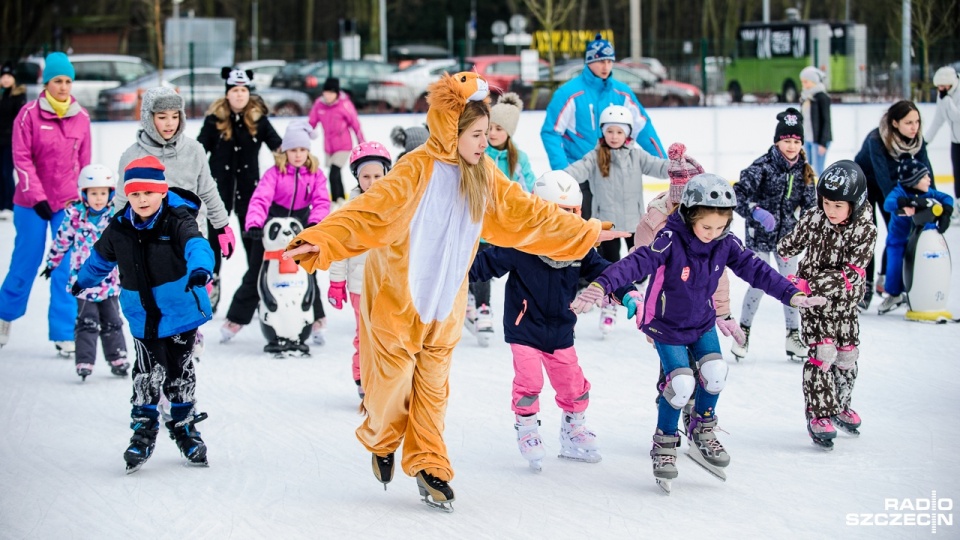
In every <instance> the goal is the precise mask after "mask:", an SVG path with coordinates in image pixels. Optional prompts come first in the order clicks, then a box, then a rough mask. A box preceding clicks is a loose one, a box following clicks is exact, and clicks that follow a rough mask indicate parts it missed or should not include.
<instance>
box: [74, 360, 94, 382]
mask: <svg viewBox="0 0 960 540" xmlns="http://www.w3.org/2000/svg"><path fill="white" fill-rule="evenodd" d="M92 373H93V364H77V375H79V376H80V380H81V381H85V380H87V377H89V376H90V375H91V374H92Z"/></svg>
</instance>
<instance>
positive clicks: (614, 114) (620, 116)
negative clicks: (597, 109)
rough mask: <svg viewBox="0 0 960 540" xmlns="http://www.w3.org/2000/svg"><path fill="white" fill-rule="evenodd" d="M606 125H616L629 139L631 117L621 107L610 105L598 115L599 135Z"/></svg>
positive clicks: (625, 109)
mask: <svg viewBox="0 0 960 540" xmlns="http://www.w3.org/2000/svg"><path fill="white" fill-rule="evenodd" d="M607 124H616V125H618V126H620V127H622V128H623V132H624V133H626V134H627V137H630V136H631V135H632V132H633V115H632V114H630V109H628V108H626V107H624V106H623V105H610V106H609V107H607V108H606V109H604V110H603V112H601V113H600V133H603V128H604V127H605V126H607Z"/></svg>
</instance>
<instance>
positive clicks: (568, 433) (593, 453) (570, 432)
mask: <svg viewBox="0 0 960 540" xmlns="http://www.w3.org/2000/svg"><path fill="white" fill-rule="evenodd" d="M586 421H587V420H586V416H585V415H584V413H582V412H578V413H574V412H567V411H564V412H563V415H562V417H561V419H560V455H558V456H557V457H560V458H563V459H571V460H573V461H583V462H585V463H600V460H601V459H602V457H601V456H600V451H599V449H598V448H597V436H596V434H594V433H593V432H592V431H590V430H589V429H587V426H586Z"/></svg>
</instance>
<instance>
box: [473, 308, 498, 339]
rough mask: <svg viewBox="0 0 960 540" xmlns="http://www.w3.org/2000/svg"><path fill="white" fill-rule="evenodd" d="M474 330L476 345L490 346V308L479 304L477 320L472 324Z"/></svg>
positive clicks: (491, 330) (491, 314)
mask: <svg viewBox="0 0 960 540" xmlns="http://www.w3.org/2000/svg"><path fill="white" fill-rule="evenodd" d="M474 326H475V328H476V336H477V343H479V344H480V346H481V347H489V346H490V338H492V337H493V313H492V312H491V311H490V306H488V305H486V304H481V305H480V307H479V308H477V320H476V322H475V323H474Z"/></svg>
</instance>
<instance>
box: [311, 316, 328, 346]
mask: <svg viewBox="0 0 960 540" xmlns="http://www.w3.org/2000/svg"><path fill="white" fill-rule="evenodd" d="M326 333H327V319H326V318H323V319H317V320H316V321H314V323H313V327H311V328H310V337H311V339H312V340H313V344H314V345H324V344H326V343H327V338H326V336H325V335H324V334H326Z"/></svg>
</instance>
